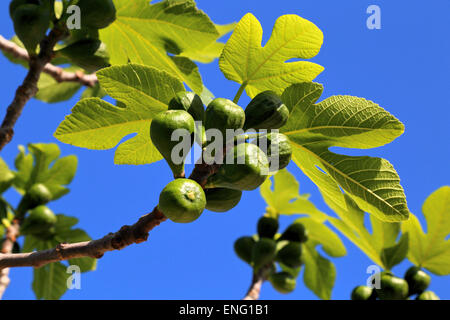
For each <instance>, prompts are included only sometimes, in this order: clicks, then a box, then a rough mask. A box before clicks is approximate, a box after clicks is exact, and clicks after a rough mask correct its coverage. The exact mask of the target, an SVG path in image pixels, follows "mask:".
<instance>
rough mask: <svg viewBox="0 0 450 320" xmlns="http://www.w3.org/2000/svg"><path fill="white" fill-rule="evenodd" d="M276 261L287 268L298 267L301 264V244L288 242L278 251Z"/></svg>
mask: <svg viewBox="0 0 450 320" xmlns="http://www.w3.org/2000/svg"><path fill="white" fill-rule="evenodd" d="M276 260H277V261H278V262H280V263H282V264H284V265H285V266H287V267H289V268H298V267H300V266H301V265H302V264H303V260H302V245H301V243H300V242H289V243H288V244H287V245H285V246H284V247H282V248H281V249H280V251H278V253H277V256H276Z"/></svg>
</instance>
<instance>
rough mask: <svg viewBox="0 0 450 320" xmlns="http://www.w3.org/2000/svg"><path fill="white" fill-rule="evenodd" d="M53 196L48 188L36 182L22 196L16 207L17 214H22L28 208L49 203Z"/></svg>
mask: <svg viewBox="0 0 450 320" xmlns="http://www.w3.org/2000/svg"><path fill="white" fill-rule="evenodd" d="M52 198H53V196H52V194H51V192H50V190H48V188H47V187H46V186H45V185H44V184H42V183H36V184H34V185H32V186H31V188H30V189H28V191H27V192H26V193H25V195H24V196H23V197H22V200H21V201H20V203H19V206H18V208H17V213H18V214H19V215H24V214H25V213H26V212H27V211H28V210H31V209H33V208H36V207H37V206H40V205H44V204H47V203H49V202H50V201H51V200H52Z"/></svg>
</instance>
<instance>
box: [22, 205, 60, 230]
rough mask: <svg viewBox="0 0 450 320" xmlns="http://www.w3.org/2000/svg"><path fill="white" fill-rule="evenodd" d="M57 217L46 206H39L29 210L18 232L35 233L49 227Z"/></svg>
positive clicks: (54, 222)
mask: <svg viewBox="0 0 450 320" xmlns="http://www.w3.org/2000/svg"><path fill="white" fill-rule="evenodd" d="M57 220H58V219H57V217H56V215H55V214H54V213H53V211H52V210H50V209H49V208H47V207H46V206H39V207H36V208H34V209H33V210H31V211H30V213H29V214H28V216H27V217H26V218H25V220H24V221H23V223H22V225H21V227H20V233H21V234H24V235H27V234H31V235H36V234H39V233H43V232H45V231H48V230H49V229H51V228H52V227H53V226H54V225H55V224H56V222H57Z"/></svg>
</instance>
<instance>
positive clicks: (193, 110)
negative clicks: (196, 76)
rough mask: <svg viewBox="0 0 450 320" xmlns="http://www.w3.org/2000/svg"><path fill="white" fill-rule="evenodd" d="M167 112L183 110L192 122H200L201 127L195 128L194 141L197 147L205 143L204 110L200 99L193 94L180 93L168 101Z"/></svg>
mask: <svg viewBox="0 0 450 320" xmlns="http://www.w3.org/2000/svg"><path fill="white" fill-rule="evenodd" d="M169 110H184V111H187V112H188V113H189V114H190V115H191V116H192V118H194V121H196V122H197V121H198V122H201V124H202V125H201V126H197V123H196V129H197V130H196V134H195V139H196V141H197V143H198V144H199V145H203V144H204V143H205V142H206V135H205V127H204V125H203V121H204V119H205V108H204V107H203V101H202V99H201V98H200V97H199V96H198V95H197V94H195V93H194V92H186V91H181V92H178V93H177V94H176V95H175V97H174V98H173V99H172V100H170V103H169Z"/></svg>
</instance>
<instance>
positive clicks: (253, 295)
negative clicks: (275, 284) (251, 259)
mask: <svg viewBox="0 0 450 320" xmlns="http://www.w3.org/2000/svg"><path fill="white" fill-rule="evenodd" d="M267 272H268V268H267V267H264V268H261V269H260V271H258V272H254V273H253V277H252V282H251V283H250V287H249V289H248V291H247V294H246V295H245V297H244V298H243V299H242V300H258V299H259V295H260V294H261V287H262V284H263V283H264V281H266V279H267Z"/></svg>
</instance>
